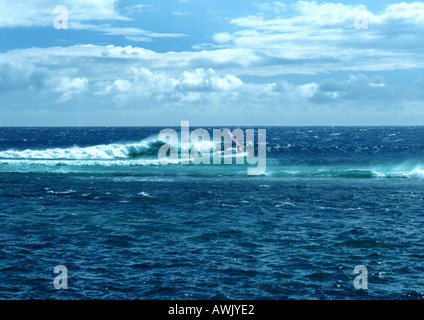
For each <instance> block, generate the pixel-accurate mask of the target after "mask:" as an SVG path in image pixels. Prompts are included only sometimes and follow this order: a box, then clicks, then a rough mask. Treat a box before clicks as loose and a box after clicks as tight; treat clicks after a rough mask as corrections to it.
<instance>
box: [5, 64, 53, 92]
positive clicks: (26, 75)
mask: <svg viewBox="0 0 424 320" xmlns="http://www.w3.org/2000/svg"><path fill="white" fill-rule="evenodd" d="M50 79H51V73H50V72H49V70H48V69H47V68H44V67H35V66H34V65H32V64H29V63H24V62H18V61H13V60H12V61H7V60H2V59H0V94H1V93H7V92H12V91H24V90H39V89H43V88H45V87H46V86H47V85H48V83H49V80H50Z"/></svg>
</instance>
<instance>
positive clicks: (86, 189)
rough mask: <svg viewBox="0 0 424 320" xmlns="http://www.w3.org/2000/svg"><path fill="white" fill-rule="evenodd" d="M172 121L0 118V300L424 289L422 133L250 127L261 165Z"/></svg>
mask: <svg viewBox="0 0 424 320" xmlns="http://www.w3.org/2000/svg"><path fill="white" fill-rule="evenodd" d="M214 128H215V127H211V128H204V129H206V130H207V131H208V132H210V133H212V130H213V129H214ZM162 129H163V128H161V127H66V128H65V127H64V128H53V127H51V128H38V127H36V128H0V221H1V225H0V230H1V232H0V299H3V300H4V299H43V300H44V299H70V300H80V299H101V300H104V299H117V300H118V299H119V300H121V299H125V300H127V299H128V300H132V299H148V300H162V299H166V300H167V299H169V300H174V299H184V300H197V299H199V300H212V299H214V300H215V299H216V300H221V299H222V300H224V299H246V300H259V299H261V300H263V299H266V300H267V299H272V300H274V299H275V300H280V299H281V300H290V299H293V300H304V299H306V300H316V299H324V300H340V299H341V300H349V299H355V300H357V299H378V300H380V299H391V300H399V299H407V300H415V299H422V298H423V297H424V277H422V275H423V272H424V250H423V249H424V239H423V236H424V232H423V231H424V229H423V228H424V139H423V138H424V127H401V126H396V127H390V126H382V127H260V128H259V127H258V128H254V129H257V130H258V129H266V142H267V143H266V170H265V172H264V173H263V174H260V175H248V174H247V169H248V168H250V167H254V165H250V164H247V163H245V164H236V162H235V158H236V154H235V153H234V159H233V160H234V161H233V163H232V164H210V165H208V164H200V165H196V164H192V163H189V164H181V163H178V162H177V163H172V164H167V165H164V164H161V163H160V162H159V161H158V152H159V150H160V148H161V147H162V146H164V144H165V142H164V141H161V140H159V139H158V134H159V132H160V131H161V130H162ZM174 129H175V130H176V131H178V130H179V128H178V127H176V128H174ZM192 129H194V128H192ZM230 129H235V128H230ZM240 129H242V130H247V129H248V128H244V127H240ZM192 146H193V145H189V146H184V145H182V144H181V143H179V144H178V145H175V146H174V147H175V150H180V151H181V150H182V149H184V148H191V147H192ZM202 151H203V150H202ZM358 266H359V268H360V270H362V271H361V272H358V271H357V269H356V268H358ZM55 268H56V269H55ZM57 268H59V270H61V271H60V272H59V271H57V270H58V269H57ZM364 270H365V271H364ZM358 277H360V282H359V283H360V285H361V286H360V287H358V281H357V280H358V279H359V278H358ZM355 281H356V282H355Z"/></svg>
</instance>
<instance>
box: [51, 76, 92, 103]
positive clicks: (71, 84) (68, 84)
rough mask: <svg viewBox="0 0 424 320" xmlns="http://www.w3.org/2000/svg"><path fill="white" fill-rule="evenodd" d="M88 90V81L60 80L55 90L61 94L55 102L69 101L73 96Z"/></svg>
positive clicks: (83, 79) (67, 78)
mask: <svg viewBox="0 0 424 320" xmlns="http://www.w3.org/2000/svg"><path fill="white" fill-rule="evenodd" d="M87 89H88V79H86V78H78V77H77V78H69V77H64V78H62V79H60V81H59V83H58V85H57V86H56V88H55V90H56V91H59V92H63V94H62V95H61V96H60V97H59V99H58V100H57V102H59V103H62V102H66V101H69V100H70V99H72V98H73V97H74V96H76V95H79V94H81V93H83V92H84V91H86V90H87Z"/></svg>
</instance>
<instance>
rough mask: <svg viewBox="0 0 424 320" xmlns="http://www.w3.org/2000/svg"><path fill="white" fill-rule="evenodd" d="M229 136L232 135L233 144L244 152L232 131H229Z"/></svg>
mask: <svg viewBox="0 0 424 320" xmlns="http://www.w3.org/2000/svg"><path fill="white" fill-rule="evenodd" d="M228 134H229V135H230V137H231V139H232V140H233V143H234V144H235V145H236V146H237V148H238V149H239V150H241V151H243V147H242V145H241V144H240V143H239V142H238V141H237V139H236V137H234V135H233V134H232V133H231V131H230V130H228Z"/></svg>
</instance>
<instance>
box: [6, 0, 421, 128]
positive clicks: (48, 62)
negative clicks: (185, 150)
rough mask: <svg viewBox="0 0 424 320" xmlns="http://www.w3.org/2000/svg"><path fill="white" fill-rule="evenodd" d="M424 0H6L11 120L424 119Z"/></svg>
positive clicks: (242, 122)
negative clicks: (333, 0) (412, 0)
mask: <svg viewBox="0 0 424 320" xmlns="http://www.w3.org/2000/svg"><path fill="white" fill-rule="evenodd" d="M423 71H424V2H396V0H393V1H368V2H366V1H365V2H364V1H362V2H361V1H349V2H347V1H338V2H331V1H325V2H321V1H251V0H242V1H239V0H142V1H136V0H59V1H49V0H22V1H16V0H0V126H149V125H151V126H178V125H180V124H181V121H189V122H190V125H193V126H271V125H272V126H297V125H331V126H339V125H343V126H345V125H424V72H423Z"/></svg>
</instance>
